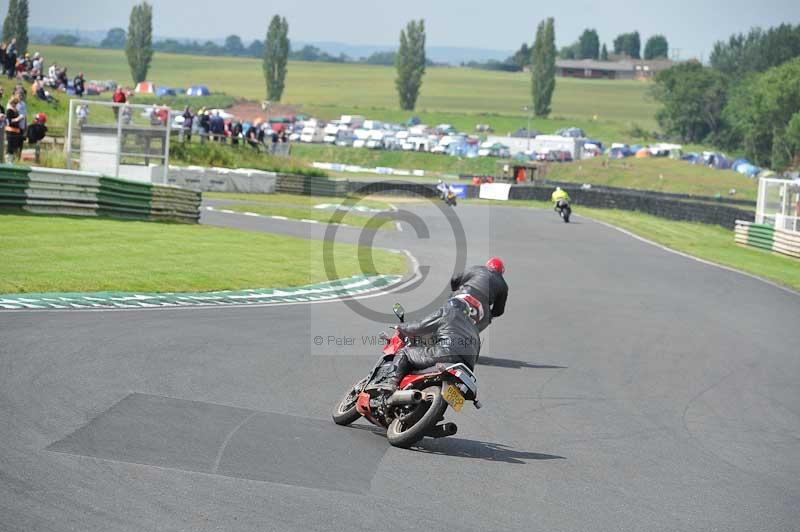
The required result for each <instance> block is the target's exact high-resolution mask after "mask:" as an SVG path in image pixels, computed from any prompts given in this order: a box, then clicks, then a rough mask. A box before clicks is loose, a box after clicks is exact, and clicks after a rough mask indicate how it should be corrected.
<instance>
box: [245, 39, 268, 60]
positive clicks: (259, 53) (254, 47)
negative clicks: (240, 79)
mask: <svg viewBox="0 0 800 532" xmlns="http://www.w3.org/2000/svg"><path fill="white" fill-rule="evenodd" d="M247 55H251V56H253V57H264V41H259V40H258V39H255V40H253V42H251V43H250V46H248V47H247Z"/></svg>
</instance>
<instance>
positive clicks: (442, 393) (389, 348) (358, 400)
mask: <svg viewBox="0 0 800 532" xmlns="http://www.w3.org/2000/svg"><path fill="white" fill-rule="evenodd" d="M393 310H394V313H395V315H396V316H397V318H398V319H399V320H400V323H403V320H404V315H405V310H404V309H403V307H402V305H400V304H399V303H397V304H395V305H394V309H393ZM385 339H386V345H385V346H384V348H383V355H382V356H381V358H380V359H379V360H378V362H377V364H375V366H374V367H373V368H372V370H371V371H370V372H369V374H368V375H367V376H366V377H364V378H363V379H361V380H360V381H358V382H357V383H356V384H355V385H353V387H352V388H351V389H349V390H348V391H347V393H346V394H345V396H344V398H343V399H342V400H341V401H340V402H339V404H338V405H337V406H336V409H335V410H334V412H333V422H334V423H336V424H337V425H343V426H346V425H350V424H351V423H353V422H354V421H356V420H357V419H359V418H360V417H362V416H363V417H365V418H366V419H367V420H368V421H369V422H370V423H372V424H373V425H376V426H378V427H381V428H382V429H385V430H386V438H387V440H388V441H389V443H390V444H391V445H393V446H395V447H401V448H405V449H407V448H409V447H411V446H412V445H414V444H415V443H417V442H418V441H420V440H421V439H422V438H424V437H425V436H429V437H431V438H444V437H446V436H452V435H454V434H455V433H456V432H457V431H458V427H457V426H456V424H455V423H442V424H439V422H440V421H443V419H444V414H445V412H446V411H447V407H448V406H449V407H450V408H452V409H453V410H455V411H456V412H460V411H461V408H462V407H463V406H464V402H465V401H472V403H473V405H474V406H475V408H476V409H477V408H481V403H480V401H478V398H477V396H478V381H477V379H476V377H475V374H474V373H472V371H471V370H470V369H469V368H468V367H467V366H466V365H465V364H461V363H456V364H453V363H447V364H442V363H439V364H436V365H435V366H433V367H430V368H425V369H423V370H420V371H415V372H412V373H410V374H408V375H406V376H405V377H403V379H402V380H401V381H400V384H399V385H398V387H397V391H395V392H394V393H392V394H391V395H388V394H387V393H386V392H385V391H383V390H380V389H375V388H374V385H375V384H378V383H380V382H383V381H385V380H386V379H388V378H389V377H390V376H391V375H392V372H393V370H394V364H393V362H392V361H393V359H394V357H395V355H396V354H397V353H398V352H399V351H400V350H401V349H402V348H403V347H405V346H406V345H407V344H408V343H409V342H410V341H411V340H410V339H409V338H403V337H401V336H400V334H399V333H398V332H397V331H395V333H394V335H393V336H392V337H390V338H388V337H385Z"/></svg>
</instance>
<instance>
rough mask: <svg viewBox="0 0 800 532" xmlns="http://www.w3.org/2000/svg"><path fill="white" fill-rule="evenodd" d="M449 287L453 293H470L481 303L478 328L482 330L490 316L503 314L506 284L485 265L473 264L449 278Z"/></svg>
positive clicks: (488, 321)
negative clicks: (481, 316) (481, 308)
mask: <svg viewBox="0 0 800 532" xmlns="http://www.w3.org/2000/svg"><path fill="white" fill-rule="evenodd" d="M450 289H451V290H452V291H453V292H454V293H455V294H470V295H472V296H474V297H476V298H477V299H478V300H479V301H480V302H481V305H483V319H482V320H481V321H480V322H479V323H478V329H479V330H480V331H483V330H484V329H485V328H486V327H488V326H489V324H490V323H491V322H492V318H497V317H499V316H502V315H503V312H505V310H506V299H508V285H507V284H506V280H505V279H503V276H502V275H500V274H499V273H497V272H495V271H492V270H490V269H489V268H487V267H486V266H473V267H472V268H470V269H468V270H466V271H465V272H464V273H461V274H458V275H454V276H453V278H452V279H450Z"/></svg>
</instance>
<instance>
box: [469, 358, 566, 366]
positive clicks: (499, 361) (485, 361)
mask: <svg viewBox="0 0 800 532" xmlns="http://www.w3.org/2000/svg"><path fill="white" fill-rule="evenodd" d="M478 365H479V366H494V367H497V368H511V369H522V368H530V369H567V366H554V365H552V364H531V363H530V362H525V361H522V360H514V359H513V358H495V357H485V356H481V357H478Z"/></svg>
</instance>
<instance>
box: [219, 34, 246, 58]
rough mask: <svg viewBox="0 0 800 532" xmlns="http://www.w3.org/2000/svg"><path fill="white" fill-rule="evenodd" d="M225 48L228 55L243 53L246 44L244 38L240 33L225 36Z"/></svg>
mask: <svg viewBox="0 0 800 532" xmlns="http://www.w3.org/2000/svg"><path fill="white" fill-rule="evenodd" d="M223 49H224V51H225V53H226V54H228V55H243V54H244V44H243V43H242V38H241V37H239V36H238V35H228V36H227V37H226V38H225V46H224V48H223Z"/></svg>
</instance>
